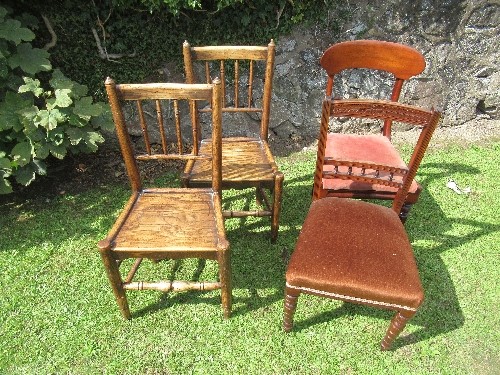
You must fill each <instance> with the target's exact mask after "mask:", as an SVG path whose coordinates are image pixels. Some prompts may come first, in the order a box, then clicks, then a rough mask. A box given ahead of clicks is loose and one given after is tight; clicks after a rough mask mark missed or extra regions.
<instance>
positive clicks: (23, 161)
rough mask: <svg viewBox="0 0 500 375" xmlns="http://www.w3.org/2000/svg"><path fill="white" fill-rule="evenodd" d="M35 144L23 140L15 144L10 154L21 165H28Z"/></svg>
mask: <svg viewBox="0 0 500 375" xmlns="http://www.w3.org/2000/svg"><path fill="white" fill-rule="evenodd" d="M32 152H33V146H31V144H30V143H29V142H21V143H18V144H17V145H15V146H14V148H13V149H12V151H11V152H10V154H11V155H12V160H14V161H15V162H17V164H18V165H19V166H20V167H23V166H25V165H27V164H28V163H29V162H30V161H31V154H32Z"/></svg>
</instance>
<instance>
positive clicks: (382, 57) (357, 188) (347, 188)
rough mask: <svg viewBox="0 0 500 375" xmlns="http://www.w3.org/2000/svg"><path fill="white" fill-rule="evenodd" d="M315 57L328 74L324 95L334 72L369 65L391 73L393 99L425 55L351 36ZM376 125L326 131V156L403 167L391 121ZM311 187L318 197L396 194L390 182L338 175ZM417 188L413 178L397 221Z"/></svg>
mask: <svg viewBox="0 0 500 375" xmlns="http://www.w3.org/2000/svg"><path fill="white" fill-rule="evenodd" d="M320 62H321V66H322V67H323V69H325V71H326V73H327V75H328V81H327V87H326V95H327V96H334V95H333V91H334V90H333V89H334V77H335V76H336V75H338V74H339V73H341V72H343V71H346V70H352V69H371V70H378V71H381V72H387V73H389V74H390V75H391V76H393V78H394V86H393V88H392V94H391V97H390V100H391V101H395V102H396V101H398V100H399V96H400V93H401V88H402V86H403V83H404V82H405V81H406V80H408V79H409V78H411V77H413V76H416V75H418V74H420V73H421V72H422V71H423V70H424V68H425V60H424V57H423V56H422V54H421V53H420V52H418V51H417V50H415V49H413V48H411V47H408V46H405V45H402V44H398V43H392V42H383V41H378V40H354V41H347V42H342V43H338V44H335V45H333V46H331V47H330V48H328V49H327V50H326V51H325V52H324V54H323V56H322V57H321V61H320ZM388 99H389V98H388ZM365 125H366V124H365ZM381 128H382V129H381V130H382V131H381V134H365V135H360V134H342V133H328V134H327V135H326V138H325V139H324V142H325V143H326V150H325V155H326V156H328V157H334V158H337V159H339V158H342V159H345V160H351V161H358V162H372V163H375V164H386V165H393V166H395V167H402V166H405V165H406V164H405V162H404V161H403V160H402V158H401V156H400V154H399V152H398V151H397V150H396V149H395V147H394V146H393V145H392V143H391V129H392V121H391V120H386V121H384V123H383V126H382V127H381ZM329 168H331V167H330V166H325V169H329ZM316 188H318V189H320V191H319V196H320V197H341V198H364V199H385V200H392V199H394V196H395V195H396V193H397V189H395V188H394V187H391V186H386V185H376V184H375V185H374V184H369V183H366V182H359V181H358V182H353V181H347V180H340V179H334V180H324V181H323V184H322V185H319V186H316ZM421 191H422V186H421V185H420V184H419V183H418V182H417V181H415V180H414V181H412V184H411V186H410V189H409V191H408V195H407V197H406V199H405V203H404V205H403V207H402V208H401V212H400V218H401V221H403V222H405V221H406V218H407V216H408V213H409V211H410V209H411V206H412V205H413V204H414V203H416V202H417V200H418V198H419V196H420V192H421Z"/></svg>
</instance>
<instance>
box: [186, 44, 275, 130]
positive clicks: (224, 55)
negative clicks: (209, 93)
mask: <svg viewBox="0 0 500 375" xmlns="http://www.w3.org/2000/svg"><path fill="white" fill-rule="evenodd" d="M183 55H184V68H185V71H186V82H187V83H196V82H197V78H196V76H195V69H194V64H195V62H197V61H200V62H203V63H204V76H205V77H204V78H205V82H206V83H211V81H212V77H214V76H217V77H220V79H221V81H222V93H223V102H222V107H223V108H222V111H223V112H228V113H234V112H260V113H261V114H262V119H261V129H260V135H261V137H262V138H263V139H267V137H268V132H269V113H270V104H271V91H272V79H273V71H274V58H275V45H274V41H273V40H271V42H270V43H269V45H268V46H267V47H262V46H208V47H191V46H190V45H189V43H188V42H187V41H186V42H184V44H183ZM258 62H262V63H263V64H264V66H265V69H264V73H263V81H264V85H263V91H262V93H258V92H256V90H255V87H256V85H255V79H256V69H255V64H256V63H258ZM212 63H213V64H212ZM228 71H234V74H229V76H228V73H227V72H228ZM231 79H232V80H233V81H232V82H231ZM242 82H245V86H246V87H243V85H242ZM230 84H232V85H234V88H233V90H228V89H227V88H228V87H229V86H230ZM259 94H262V105H261V106H258V105H257V102H258V101H256V100H254V95H259ZM259 102H260V101H259ZM210 110H211V109H210V108H205V109H203V111H205V112H208V111H210Z"/></svg>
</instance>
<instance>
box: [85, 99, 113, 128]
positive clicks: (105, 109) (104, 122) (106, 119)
mask: <svg viewBox="0 0 500 375" xmlns="http://www.w3.org/2000/svg"><path fill="white" fill-rule="evenodd" d="M95 105H99V106H100V107H101V108H102V113H101V115H99V116H97V117H94V118H92V120H91V124H92V126H93V127H94V129H102V130H107V131H113V129H114V127H115V124H114V122H113V116H112V115H111V108H109V105H108V104H107V103H103V102H97V103H95Z"/></svg>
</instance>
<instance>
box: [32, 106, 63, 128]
mask: <svg viewBox="0 0 500 375" xmlns="http://www.w3.org/2000/svg"><path fill="white" fill-rule="evenodd" d="M65 120H66V118H65V116H64V115H63V114H62V113H61V112H60V111H59V110H58V109H57V108H56V109H52V110H45V109H42V110H41V111H39V112H38V114H37V115H36V119H35V122H38V124H40V125H41V126H43V127H44V128H45V129H47V130H53V129H55V128H57V125H58V124H59V123H60V122H64V121H65Z"/></svg>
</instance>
